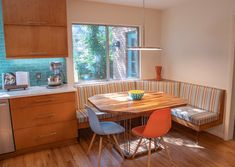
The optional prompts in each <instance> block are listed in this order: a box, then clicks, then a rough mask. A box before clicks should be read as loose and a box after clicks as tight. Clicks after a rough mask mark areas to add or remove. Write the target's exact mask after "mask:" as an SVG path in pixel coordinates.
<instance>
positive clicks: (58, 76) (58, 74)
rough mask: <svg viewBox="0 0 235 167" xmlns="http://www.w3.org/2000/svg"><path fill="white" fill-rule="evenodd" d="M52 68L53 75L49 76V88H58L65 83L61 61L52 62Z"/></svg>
mask: <svg viewBox="0 0 235 167" xmlns="http://www.w3.org/2000/svg"><path fill="white" fill-rule="evenodd" d="M50 70H51V71H52V74H51V76H50V77H49V78H48V86H47V87H48V88H58V87H61V86H62V85H63V77H64V75H63V72H62V63H61V62H51V63H50Z"/></svg>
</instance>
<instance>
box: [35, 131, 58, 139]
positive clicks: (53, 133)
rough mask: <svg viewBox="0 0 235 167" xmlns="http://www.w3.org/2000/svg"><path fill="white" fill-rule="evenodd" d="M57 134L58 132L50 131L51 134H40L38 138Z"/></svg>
mask: <svg viewBox="0 0 235 167" xmlns="http://www.w3.org/2000/svg"><path fill="white" fill-rule="evenodd" d="M55 135H57V133H56V132H51V133H49V134H45V135H39V136H38V138H40V139H41V138H46V137H51V136H55Z"/></svg>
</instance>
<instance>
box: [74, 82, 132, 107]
mask: <svg viewBox="0 0 235 167" xmlns="http://www.w3.org/2000/svg"><path fill="white" fill-rule="evenodd" d="M76 87H77V93H78V108H79V109H83V108H85V106H84V105H85V104H88V98H89V97H92V96H94V95H97V94H105V93H114V92H123V91H129V90H132V89H135V82H134V81H118V82H108V83H99V84H93V85H77V86H76Z"/></svg>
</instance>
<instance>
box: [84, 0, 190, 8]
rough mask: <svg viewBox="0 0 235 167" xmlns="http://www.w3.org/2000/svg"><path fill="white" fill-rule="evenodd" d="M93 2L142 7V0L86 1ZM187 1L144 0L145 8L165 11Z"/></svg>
mask: <svg viewBox="0 0 235 167" xmlns="http://www.w3.org/2000/svg"><path fill="white" fill-rule="evenodd" d="M87 1H93V2H101V3H109V4H117V5H126V6H137V7H142V4H143V0H87ZM186 1H189V0H145V4H146V7H147V8H154V9H166V8H169V7H171V6H174V5H177V4H180V3H183V2H186Z"/></svg>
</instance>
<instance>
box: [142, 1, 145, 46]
mask: <svg viewBox="0 0 235 167" xmlns="http://www.w3.org/2000/svg"><path fill="white" fill-rule="evenodd" d="M142 24H143V25H142V47H145V0H143V23H142Z"/></svg>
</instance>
